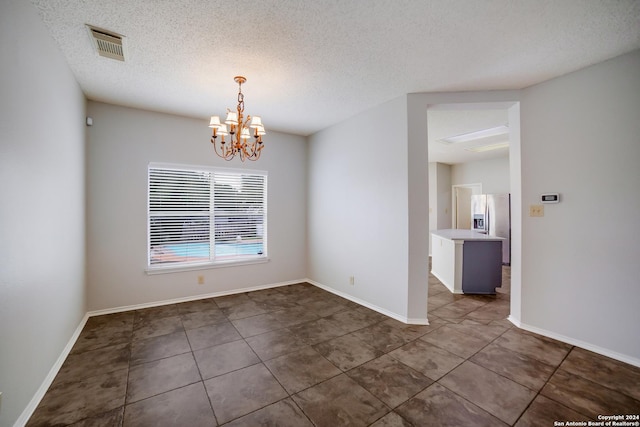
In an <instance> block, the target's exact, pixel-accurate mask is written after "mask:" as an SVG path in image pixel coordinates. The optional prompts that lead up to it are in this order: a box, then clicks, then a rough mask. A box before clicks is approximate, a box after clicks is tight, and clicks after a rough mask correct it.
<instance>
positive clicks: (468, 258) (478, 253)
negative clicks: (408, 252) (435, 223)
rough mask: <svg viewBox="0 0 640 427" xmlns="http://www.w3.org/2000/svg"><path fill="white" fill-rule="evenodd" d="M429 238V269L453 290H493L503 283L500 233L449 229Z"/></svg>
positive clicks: (470, 291) (465, 291)
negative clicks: (492, 233)
mask: <svg viewBox="0 0 640 427" xmlns="http://www.w3.org/2000/svg"><path fill="white" fill-rule="evenodd" d="M431 239H432V241H431V273H432V274H433V275H434V276H435V277H437V278H438V280H440V281H441V282H442V283H443V284H444V285H445V286H446V287H447V288H448V289H449V290H450V291H451V292H453V293H454V294H462V293H465V294H495V293H496V288H497V287H500V286H502V241H503V240H504V239H503V238H502V237H496V236H488V235H486V234H483V233H479V232H477V231H473V230H454V229H448V230H435V231H432V232H431Z"/></svg>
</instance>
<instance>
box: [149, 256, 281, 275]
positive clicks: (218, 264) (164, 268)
mask: <svg viewBox="0 0 640 427" xmlns="http://www.w3.org/2000/svg"><path fill="white" fill-rule="evenodd" d="M267 262H271V259H270V258H267V257H259V258H256V259H246V258H245V259H243V260H238V261H215V262H207V263H201V264H191V265H189V264H182V265H179V266H172V265H159V266H157V267H147V268H146V269H145V270H144V271H145V273H147V275H150V276H151V275H154V274H168V273H179V272H181V271H194V270H209V269H213V268H224V267H238V266H241V265H252V264H265V263H267Z"/></svg>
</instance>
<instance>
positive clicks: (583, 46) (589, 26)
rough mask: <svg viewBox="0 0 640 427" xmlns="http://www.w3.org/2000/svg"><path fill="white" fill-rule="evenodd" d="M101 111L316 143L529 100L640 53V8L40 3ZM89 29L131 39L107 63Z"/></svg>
mask: <svg viewBox="0 0 640 427" xmlns="http://www.w3.org/2000/svg"><path fill="white" fill-rule="evenodd" d="M31 3H32V4H33V5H35V7H36V8H37V9H38V12H39V14H40V16H41V18H42V20H43V22H44V24H45V25H46V27H47V28H48V31H49V32H50V34H51V36H52V37H53V39H54V40H55V41H56V42H57V44H58V45H59V47H60V50H61V52H62V53H63V55H64V56H65V58H66V60H67V62H68V64H69V67H70V68H71V70H72V72H73V74H74V75H75V77H76V79H77V81H78V83H79V85H80V87H81V88H82V90H83V92H84V94H85V95H86V97H87V98H88V99H90V100H96V101H103V102H107V103H112V104H117V105H124V106H129V107H135V108H142V109H147V110H152V111H159V112H167V113H172V114H178V115H182V116H189V117H196V118H201V119H202V120H203V123H204V126H205V127H206V125H207V123H208V118H209V117H210V116H211V115H212V114H215V112H216V111H224V109H225V108H226V107H233V106H234V105H235V102H234V101H235V99H236V96H237V93H236V89H237V86H236V84H234V81H233V77H234V76H237V75H242V76H245V77H247V82H246V84H245V85H243V93H244V94H245V104H246V108H247V109H248V110H249V111H251V112H252V113H253V114H257V115H260V116H261V117H262V119H263V122H264V124H265V127H266V128H268V129H271V130H279V131H283V132H288V133H293V134H298V135H310V134H312V133H314V132H317V131H319V130H322V129H324V128H326V127H328V126H331V125H334V124H336V123H338V122H340V121H343V120H346V119H347V118H349V117H352V116H354V115H356V114H358V113H360V112H362V111H365V110H367V109H370V108H373V107H375V106H377V105H380V104H382V103H384V102H387V101H389V100H392V99H395V98H397V97H399V96H403V95H406V94H408V93H420V92H454V91H474V90H502V89H521V88H524V87H527V86H530V85H534V84H536V83H540V82H542V81H545V80H548V79H550V78H553V77H556V76H560V75H563V74H566V73H569V72H572V71H575V70H578V69H581V68H584V67H586V66H589V65H592V64H595V63H598V62H601V61H604V60H606V59H609V58H613V57H615V56H618V55H621V54H624V53H627V52H630V51H632V50H634V49H638V48H640V25H638V22H640V2H639V1H637V0H598V1H585V0H562V1H558V0H536V1H517V2H516V1H513V0H487V1H467V0H447V1H442V0H408V1H403V2H397V1H391V0H349V1H335V0H314V1H311V0H309V1H301V0H271V1H251V0H238V1H226V2H218V1H211V0H188V1H186V0H178V1H159V0H135V1H121V0H31ZM86 25H92V26H95V27H97V28H101V29H103V30H106V31H109V32H114V33H116V34H122V35H124V36H125V37H124V39H123V46H125V47H126V55H125V56H126V60H125V61H124V62H122V61H114V60H112V59H109V58H106V57H102V56H99V55H98V54H97V53H96V50H95V48H94V46H92V42H91V40H90V39H89V37H87V32H86Z"/></svg>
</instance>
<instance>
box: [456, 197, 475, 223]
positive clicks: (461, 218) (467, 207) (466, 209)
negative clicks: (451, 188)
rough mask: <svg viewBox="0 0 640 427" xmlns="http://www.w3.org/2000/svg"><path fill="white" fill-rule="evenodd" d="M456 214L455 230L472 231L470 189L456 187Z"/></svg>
mask: <svg viewBox="0 0 640 427" xmlns="http://www.w3.org/2000/svg"><path fill="white" fill-rule="evenodd" d="M455 192H456V194H455V198H456V214H455V224H454V228H461V229H465V230H469V229H471V194H472V193H473V191H472V190H471V188H468V187H455Z"/></svg>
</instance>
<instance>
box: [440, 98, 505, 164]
mask: <svg viewBox="0 0 640 427" xmlns="http://www.w3.org/2000/svg"><path fill="white" fill-rule="evenodd" d="M507 108H508V105H505V104H483V105H473V104H459V105H455V106H452V105H439V106H434V107H431V108H429V109H428V110H427V127H428V138H429V162H438V163H446V164H450V165H452V164H457V163H467V162H475V161H480V160H487V159H493V158H497V157H508V156H509V147H508V145H507V146H505V145H506V144H508V143H509V134H508V132H507V133H504V131H505V130H507V131H508V125H509V123H508V110H507ZM505 126H506V127H507V129H505V128H504V127H505ZM485 130H491V131H492V132H489V134H490V135H489V136H487V135H482V134H480V135H478V134H476V133H478V132H479V131H485ZM461 135H464V136H465V137H464V138H459V139H461V140H462V141H457V140H455V139H454V140H453V142H452V141H448V140H447V139H449V138H451V137H458V136H461ZM466 136H469V137H466ZM487 148H489V149H487ZM474 149H475V150H478V151H472V150H474Z"/></svg>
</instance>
